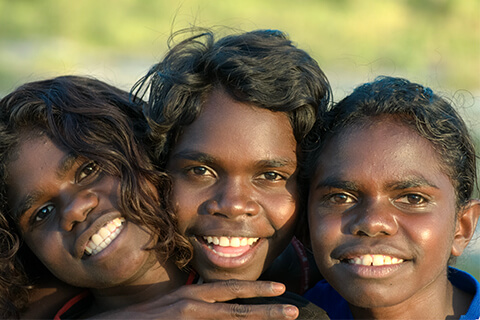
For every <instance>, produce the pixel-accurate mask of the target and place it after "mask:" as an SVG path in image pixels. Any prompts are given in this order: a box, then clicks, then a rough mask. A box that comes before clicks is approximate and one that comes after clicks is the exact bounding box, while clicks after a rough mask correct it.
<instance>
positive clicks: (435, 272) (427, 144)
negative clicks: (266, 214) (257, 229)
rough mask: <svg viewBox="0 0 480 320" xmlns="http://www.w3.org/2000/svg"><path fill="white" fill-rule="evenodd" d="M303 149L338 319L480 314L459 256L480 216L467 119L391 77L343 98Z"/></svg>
mask: <svg viewBox="0 0 480 320" xmlns="http://www.w3.org/2000/svg"><path fill="white" fill-rule="evenodd" d="M307 141H308V142H307V143H306V144H307V146H306V148H305V149H304V150H309V153H308V155H307V157H308V159H307V161H306V166H305V170H304V176H305V177H309V182H310V192H309V199H308V218H309V228H310V236H311V238H312V247H313V252H314V255H315V260H316V262H317V265H318V267H319V269H320V272H321V273H322V275H323V276H324V277H325V280H323V281H320V282H319V283H318V284H317V285H316V286H315V287H314V288H313V289H311V290H310V291H309V292H307V294H306V297H307V298H308V299H309V300H311V301H312V302H314V303H316V304H317V305H319V306H320V307H322V308H323V309H325V310H326V311H327V313H328V315H329V316H330V318H331V319H366V318H369V319H399V318H402V319H446V318H448V319H478V318H479V317H480V294H479V283H478V281H476V280H475V279H474V278H473V277H472V276H471V275H469V274H467V273H465V272H463V271H460V270H458V269H455V268H453V267H451V266H450V265H451V264H452V263H453V261H454V259H455V258H456V257H458V256H460V255H461V254H462V252H463V251H464V249H465V247H466V246H467V244H468V243H469V241H470V239H471V238H472V236H473V234H474V231H475V227H476V225H477V220H478V217H479V214H480V206H479V203H480V202H479V201H478V200H475V199H472V198H471V197H472V191H473V188H474V185H475V181H476V156H475V149H474V145H473V142H472V138H471V136H470V134H469V133H468V130H467V128H466V126H465V123H464V122H463V120H462V119H461V117H460V116H459V115H458V114H457V112H456V111H455V110H454V109H453V107H452V106H451V105H450V104H449V103H448V102H447V101H446V100H445V99H442V98H441V97H439V96H438V95H436V94H434V93H433V92H432V91H431V90H430V89H429V88H426V87H423V86H421V85H418V84H415V83H411V82H409V81H407V80H405V79H401V78H392V77H381V78H378V79H376V80H375V81H374V82H372V83H367V84H364V85H362V86H360V87H358V88H357V89H355V90H354V92H353V93H352V94H351V95H350V96H348V97H346V98H345V99H343V100H342V101H340V102H339V103H338V104H336V105H335V106H334V107H333V108H332V109H331V110H330V111H329V113H328V116H327V118H326V121H325V122H324V123H319V124H318V125H317V126H316V128H315V130H314V131H313V132H312V134H311V135H310V137H309V139H308V140H307Z"/></svg>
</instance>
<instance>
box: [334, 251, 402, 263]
mask: <svg viewBox="0 0 480 320" xmlns="http://www.w3.org/2000/svg"><path fill="white" fill-rule="evenodd" d="M342 262H343V263H348V264H354V265H362V266H384V265H392V264H400V263H402V262H403V259H400V258H396V257H392V256H388V255H383V254H366V255H360V256H356V257H354V258H349V259H343V260H342Z"/></svg>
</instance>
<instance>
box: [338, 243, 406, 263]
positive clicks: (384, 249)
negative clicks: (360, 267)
mask: <svg viewBox="0 0 480 320" xmlns="http://www.w3.org/2000/svg"><path fill="white" fill-rule="evenodd" d="M369 254H375V255H377V254H378V255H386V256H391V257H395V258H399V259H403V260H411V257H409V256H407V255H406V254H405V253H404V252H403V251H402V250H399V249H398V248H396V247H394V246H389V245H375V246H364V245H352V246H345V245H343V246H340V247H337V248H336V249H334V250H333V251H332V253H331V257H332V258H334V259H337V260H340V261H342V260H347V259H353V258H355V257H358V256H363V255H369Z"/></svg>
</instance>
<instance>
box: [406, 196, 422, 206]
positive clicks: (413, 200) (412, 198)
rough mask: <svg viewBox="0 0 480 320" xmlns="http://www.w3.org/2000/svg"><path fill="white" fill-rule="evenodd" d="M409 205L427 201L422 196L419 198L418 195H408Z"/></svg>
mask: <svg viewBox="0 0 480 320" xmlns="http://www.w3.org/2000/svg"><path fill="white" fill-rule="evenodd" d="M406 198H407V201H408V203H411V204H421V203H423V202H424V201H425V198H424V197H422V196H419V195H418V194H408V195H406Z"/></svg>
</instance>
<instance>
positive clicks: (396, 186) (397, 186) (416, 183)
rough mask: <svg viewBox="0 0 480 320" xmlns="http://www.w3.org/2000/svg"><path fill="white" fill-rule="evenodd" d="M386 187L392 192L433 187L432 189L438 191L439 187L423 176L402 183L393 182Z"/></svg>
mask: <svg viewBox="0 0 480 320" xmlns="http://www.w3.org/2000/svg"><path fill="white" fill-rule="evenodd" d="M386 187H387V188H388V189H391V190H403V189H410V188H419V187H432V188H435V189H438V186H436V185H435V184H433V183H431V182H430V181H428V180H427V179H425V178H424V177H422V176H420V177H418V176H415V177H410V178H407V179H405V180H402V181H397V182H392V183H389V184H387V186H386Z"/></svg>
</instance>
